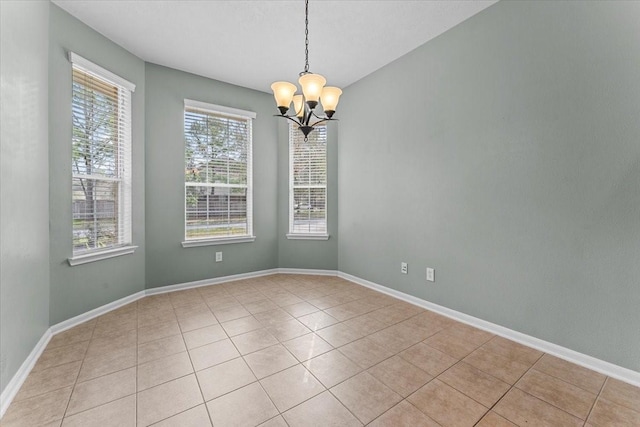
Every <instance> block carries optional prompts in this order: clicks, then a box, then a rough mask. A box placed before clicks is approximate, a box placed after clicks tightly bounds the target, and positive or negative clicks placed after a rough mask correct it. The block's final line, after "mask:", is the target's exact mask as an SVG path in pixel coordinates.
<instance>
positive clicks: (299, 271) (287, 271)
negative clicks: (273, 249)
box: [277, 268, 338, 276]
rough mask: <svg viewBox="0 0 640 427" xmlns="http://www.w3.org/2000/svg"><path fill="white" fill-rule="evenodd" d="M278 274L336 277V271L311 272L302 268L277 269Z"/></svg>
mask: <svg viewBox="0 0 640 427" xmlns="http://www.w3.org/2000/svg"><path fill="white" fill-rule="evenodd" d="M277 270H278V273H280V274H307V275H313V276H338V271H337V270H312V269H304V268H278V269H277Z"/></svg>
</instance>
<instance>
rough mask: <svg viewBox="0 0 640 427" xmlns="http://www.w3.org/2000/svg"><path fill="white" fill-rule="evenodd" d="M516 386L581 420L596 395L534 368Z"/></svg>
mask: <svg viewBox="0 0 640 427" xmlns="http://www.w3.org/2000/svg"><path fill="white" fill-rule="evenodd" d="M516 387H518V388H519V389H520V390H522V391H525V392H527V393H529V394H531V395H533V396H535V397H537V398H538V399H541V400H544V401H545V402H547V403H550V404H552V405H553V406H556V407H558V408H560V409H562V410H563V411H565V412H568V413H570V414H571V415H574V416H576V417H578V418H581V419H583V420H586V419H587V415H589V411H590V410H591V407H592V406H593V404H594V402H595V401H596V397H597V396H596V395H595V394H593V393H589V392H588V391H586V390H583V389H581V388H579V387H577V386H574V385H571V384H569V383H567V382H564V381H562V380H560V379H558V378H555V377H552V376H550V375H547V374H544V373H542V372H540V371H537V370H535V369H531V370H530V371H529V372H527V373H526V374H524V376H523V377H522V378H521V379H520V381H518V382H517V383H516Z"/></svg>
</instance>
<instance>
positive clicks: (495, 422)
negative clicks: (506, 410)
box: [475, 411, 518, 427]
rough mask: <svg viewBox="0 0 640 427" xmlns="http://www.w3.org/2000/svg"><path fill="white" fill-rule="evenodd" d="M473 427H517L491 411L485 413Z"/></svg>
mask: <svg viewBox="0 0 640 427" xmlns="http://www.w3.org/2000/svg"><path fill="white" fill-rule="evenodd" d="M475 427H518V426H516V425H515V424H514V423H512V422H511V421H509V420H507V419H506V418H503V417H501V416H500V415H498V414H496V413H495V412H493V411H489V412H487V414H486V415H485V416H484V417H482V419H481V420H480V422H479V423H478V424H476V426H475Z"/></svg>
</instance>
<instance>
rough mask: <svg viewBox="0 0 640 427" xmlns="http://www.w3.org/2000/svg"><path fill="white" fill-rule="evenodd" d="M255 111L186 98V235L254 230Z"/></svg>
mask: <svg viewBox="0 0 640 427" xmlns="http://www.w3.org/2000/svg"><path fill="white" fill-rule="evenodd" d="M253 117H255V115H254V114H253V113H251V112H245V111H242V110H235V109H231V108H227V107H220V106H216V105H212V104H204V103H202V102H197V101H190V100H185V109H184V141H185V240H187V241H189V240H192V241H193V240H202V239H206V240H211V239H218V240H222V239H229V238H238V237H246V236H251V235H252V234H253V218H252V199H253V197H252V187H253V186H252V177H251V172H252V170H251V168H252V157H251V155H252V142H251V139H252V133H251V128H252V126H251V125H252V121H251V119H252V118H253Z"/></svg>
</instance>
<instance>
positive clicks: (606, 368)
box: [338, 272, 640, 387]
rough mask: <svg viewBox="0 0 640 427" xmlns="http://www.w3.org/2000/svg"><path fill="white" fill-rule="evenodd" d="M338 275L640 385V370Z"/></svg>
mask: <svg viewBox="0 0 640 427" xmlns="http://www.w3.org/2000/svg"><path fill="white" fill-rule="evenodd" d="M338 276H339V277H342V278H343V279H346V280H349V281H350V282H353V283H357V284H359V285H362V286H366V287H368V288H371V289H374V290H376V291H380V292H382V293H385V294H387V295H390V296H392V297H395V298H398V299H400V300H403V301H405V302H408V303H410V304H413V305H417V306H418V307H422V308H424V309H427V310H430V311H433V312H435V313H438V314H442V315H443V316H446V317H449V318H451V319H453V320H457V321H459V322H462V323H466V324H467V325H470V326H473V327H475V328H478V329H482V330H484V331H487V332H491V333H492V334H495V335H499V336H501V337H504V338H507V339H510V340H511V341H515V342H518V343H520V344H522V345H526V346H527V347H531V348H535V349H536V350H540V351H542V352H545V353H548V354H550V355H552V356H556V357H558V358H560V359H563V360H566V361H568V362H572V363H575V364H576V365H580V366H583V367H585V368H587V369H591V370H592V371H596V372H600V373H601V374H604V375H607V376H609V377H611V378H616V379H618V380H620V381H624V382H626V383H629V384H631V385H634V386H636V387H640V372H636V371H632V370H631V369H627V368H623V367H621V366H618V365H614V364H613V363H609V362H605V361H604V360H600V359H596V358H595V357H592V356H588V355H586V354H583V353H579V352H577V351H574V350H571V349H568V348H566V347H562V346H560V345H557V344H553V343H550V342H548V341H544V340H541V339H539V338H536V337H532V336H531V335H527V334H523V333H521V332H518V331H514V330H513V329H509V328H505V327H504V326H500V325H496V324H495V323H491V322H487V321H486V320H482V319H478V318H477V317H473V316H469V315H468V314H464V313H461V312H459V311H456V310H452V309H450V308H447V307H443V306H441V305H438V304H434V303H432V302H429V301H426V300H423V299H421V298H417V297H414V296H413V295H409V294H405V293H404V292H400V291H397V290H395V289H391V288H388V287H386V286H383V285H379V284H377V283H374V282H370V281H368V280H365V279H361V278H359V277H356V276H353V275H351V274H347V273H342V272H340V273H339V274H338Z"/></svg>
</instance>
